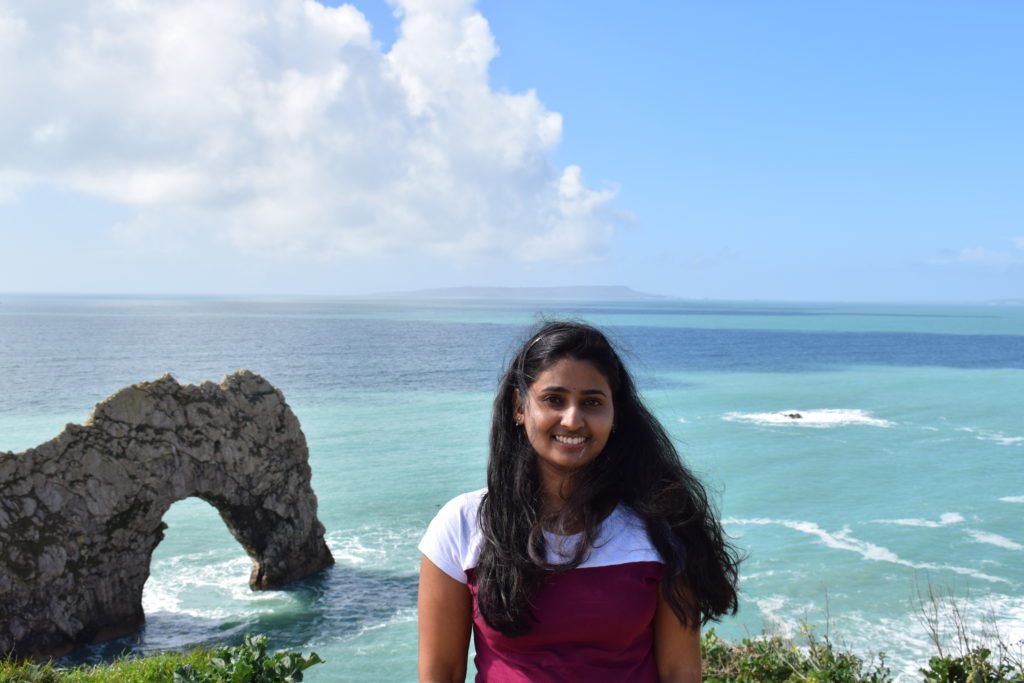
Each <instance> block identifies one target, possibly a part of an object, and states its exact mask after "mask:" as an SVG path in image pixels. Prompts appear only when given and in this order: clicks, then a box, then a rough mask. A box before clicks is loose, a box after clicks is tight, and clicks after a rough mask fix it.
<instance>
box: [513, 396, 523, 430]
mask: <svg viewBox="0 0 1024 683" xmlns="http://www.w3.org/2000/svg"><path fill="white" fill-rule="evenodd" d="M513 391H515V392H516V393H515V397H516V400H515V407H514V408H513V409H512V421H513V422H515V423H516V424H517V425H521V424H523V420H525V419H526V414H525V411H524V410H523V399H522V397H521V396H520V395H519V390H518V389H514V390H513Z"/></svg>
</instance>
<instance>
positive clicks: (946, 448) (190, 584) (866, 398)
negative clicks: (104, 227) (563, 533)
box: [0, 296, 1024, 681]
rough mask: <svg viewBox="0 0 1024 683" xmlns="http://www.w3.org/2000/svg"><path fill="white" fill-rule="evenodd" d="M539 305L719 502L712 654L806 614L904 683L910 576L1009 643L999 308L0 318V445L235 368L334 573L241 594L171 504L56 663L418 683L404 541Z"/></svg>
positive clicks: (111, 306)
mask: <svg viewBox="0 0 1024 683" xmlns="http://www.w3.org/2000/svg"><path fill="white" fill-rule="evenodd" d="M541 311H544V312H551V313H563V314H571V315H576V316H578V317H583V318H586V319H587V320H590V321H592V322H594V323H596V324H599V325H602V326H605V327H606V328H607V329H608V330H609V331H610V332H611V333H612V334H613V336H615V337H616V338H618V339H619V340H620V341H621V342H622V343H623V345H624V346H625V347H626V348H627V349H628V350H629V354H628V359H629V361H630V363H631V366H632V367H633V369H634V372H635V373H636V375H637V377H638V379H639V383H640V385H641V388H642V390H643V392H644V394H645V396H646V397H647V400H648V402H649V403H650V405H651V406H652V408H653V409H654V410H655V411H656V413H657V414H658V415H659V417H660V418H661V419H662V421H663V422H664V424H665V425H666V427H667V428H668V429H669V431H670V432H671V433H672V435H673V436H674V437H675V438H676V439H677V440H678V443H679V446H680V450H681V452H682V453H683V454H684V457H685V459H686V460H687V462H688V463H689V464H690V465H691V466H692V467H693V468H694V469H695V470H696V471H698V472H699V473H700V474H701V475H702V476H703V477H704V479H705V480H706V481H707V482H708V484H709V486H710V487H711V489H712V490H713V491H714V493H715V497H716V500H717V501H718V503H719V506H720V509H721V512H722V515H723V518H724V519H725V526H726V529H727V530H728V532H729V533H730V534H731V535H732V536H733V537H734V538H735V540H736V543H737V545H738V546H740V547H741V548H742V549H743V550H744V551H745V552H746V553H747V555H748V559H747V561H746V563H745V564H744V566H743V578H742V603H741V609H740V613H739V614H738V615H737V616H736V617H734V618H729V619H726V620H724V621H723V622H722V624H720V625H718V626H717V627H716V629H717V632H718V633H719V634H720V635H721V636H723V637H726V638H741V637H744V636H746V635H752V634H755V633H759V632H761V630H762V629H763V628H766V627H767V628H770V629H774V630H776V631H779V632H782V633H797V632H798V629H799V624H800V622H801V620H804V619H806V620H807V621H809V622H810V623H812V624H816V625H817V626H818V629H819V632H822V633H824V631H825V630H826V629H828V632H829V633H830V635H831V636H832V637H833V638H834V639H836V640H839V641H840V642H843V643H846V644H848V645H849V646H850V647H852V648H854V649H855V650H857V651H858V652H861V653H865V654H866V653H871V652H879V651H884V652H885V653H886V661H887V662H888V663H889V664H890V666H892V667H893V669H894V670H896V671H901V670H906V671H907V672H908V674H907V677H908V679H913V678H914V676H913V675H912V672H913V669H914V667H915V666H916V665H922V664H923V663H924V662H925V661H926V659H927V657H928V656H929V655H930V654H931V653H932V652H933V650H932V646H931V645H930V643H929V640H928V633H927V629H926V627H925V626H924V624H923V623H922V620H921V619H920V611H919V605H918V589H919V588H924V587H925V586H926V584H928V583H929V582H930V583H931V584H932V585H933V586H935V587H936V588H938V589H939V590H941V591H949V592H951V593H952V594H953V595H954V596H956V597H957V599H958V600H959V601H960V602H961V605H962V606H963V608H964V610H965V613H966V614H967V615H968V619H969V621H970V623H971V625H972V627H973V630H974V632H975V633H977V634H978V636H979V637H981V636H982V635H984V634H986V633H988V634H990V633H991V631H992V630H993V628H997V629H998V631H999V635H1000V636H1001V637H1002V638H1004V639H1005V640H1010V641H1013V640H1020V639H1022V638H1024V525H1022V524H1021V520H1022V519H1024V466H1022V465H1024V420H1022V415H1024V309H1021V308H1020V307H982V306H974V307H943V306H915V307H909V306H854V305H824V304H823V305H812V304H800V305H797V304H793V305H778V304H772V305H769V304H738V303H732V304H716V303H699V304H694V303H691V302H665V303H657V304H651V303H638V304H623V303H615V304H607V305H603V304H588V305H580V304H565V305H554V304H551V303H550V302H547V303H543V304H534V303H529V302H522V303H498V304H495V303H472V302H447V303H443V302H434V303H425V302H352V301H340V300H339V301H327V300H304V301H240V300H220V299H212V298H209V299H189V300H177V299H169V298H165V299H117V298H83V297H75V298H72V297H68V298H61V297H11V296H5V297H0V449H2V450H14V451H20V450H24V449H25V448H29V447H32V446H34V445H36V444H38V443H40V442H42V441H44V440H46V439H48V438H51V437H52V436H54V435H56V434H57V433H58V432H59V431H60V430H61V429H62V428H63V425H64V423H65V422H69V421H70V422H81V421H82V420H84V418H85V416H86V415H87V414H88V411H89V409H90V408H91V406H92V404H93V403H95V402H97V401H99V400H102V399H103V398H105V397H106V396H107V395H109V394H110V393H112V392H113V391H115V390H117V389H118V388H120V387H122V386H124V385H126V384H130V383H132V382H136V381H141V380H148V379H155V378H157V377H159V376H160V375H161V374H163V373H164V372H167V371H169V372H171V373H172V374H174V376H175V377H176V378H177V379H178V380H180V381H189V382H198V381H201V380H204V379H214V380H219V379H220V377H221V376H223V375H224V374H227V373H229V372H232V371H234V370H236V369H238V368H240V367H246V368H249V369H251V370H253V371H254V372H259V373H260V374H262V375H264V376H265V377H266V378H267V379H268V380H270V381H271V382H272V383H274V384H275V385H276V386H278V387H279V388H281V390H282V391H283V392H284V394H285V397H286V398H287V400H288V401H289V404H290V405H291V407H292V409H293V410H294V412H295V413H296V414H297V415H298V417H299V419H300V421H301V423H302V427H303V430H304V431H305V433H306V436H307V439H308V441H309V446H310V453H311V456H310V457H311V464H312V467H313V486H314V489H315V490H316V492H317V495H318V497H319V501H320V519H321V520H322V521H323V523H324V525H325V526H326V527H327V532H328V533H327V540H328V544H329V546H330V548H331V550H332V552H333V553H334V556H335V558H336V559H337V560H338V564H337V565H336V566H335V567H334V568H332V569H330V570H328V571H326V572H324V573H322V574H320V575H318V576H317V577H315V578H313V579H310V580H307V581H303V582H299V583H297V584H294V585H293V586H291V587H289V588H288V589H286V590H283V591H272V592H268V593H252V592H251V591H249V589H248V586H247V583H246V581H247V576H248V566H249V563H248V560H247V559H246V558H245V556H244V553H243V552H242V550H241V548H240V547H239V546H238V544H237V542H235V540H234V539H233V538H232V537H231V536H230V535H229V534H228V532H227V530H226V529H225V527H224V524H223V522H221V520H220V518H219V517H218V516H217V513H216V511H215V510H214V509H213V508H212V507H210V506H209V505H207V504H206V503H204V502H202V501H199V500H195V499H190V500H186V501H182V502H180V503H177V504H175V505H174V506H173V507H172V508H171V510H170V512H168V514H167V515H166V517H165V520H164V521H165V522H167V524H168V525H169V529H168V531H167V536H166V538H165V540H164V541H163V543H161V545H160V546H159V547H158V548H157V550H156V552H155V553H154V557H153V562H152V576H151V578H150V580H149V582H148V583H147V585H146V592H145V598H144V606H145V608H146V611H147V619H148V621H147V626H146V628H145V629H144V630H143V631H142V632H140V633H139V634H137V635H136V636H134V637H131V638H127V639H122V640H119V641H115V642H113V643H110V644H107V645H104V646H95V647H93V648H88V649H86V650H84V651H81V652H79V653H76V658H77V660H83V659H95V658H98V657H102V656H109V655H111V654H114V653H116V652H118V651H120V650H122V649H123V648H125V647H129V648H132V649H135V650H138V651H149V650H154V649H165V648H183V647H188V646H191V645H196V644H218V643H237V642H239V640H240V638H241V635H242V634H244V633H254V632H261V633H266V634H267V635H269V636H270V638H271V640H272V644H273V645H274V646H275V647H282V648H283V647H287V648H296V649H303V650H309V649H315V650H316V651H317V652H318V653H319V654H320V655H321V656H323V657H324V658H325V659H327V660H328V663H327V664H324V665H321V666H318V667H314V668H313V669H311V670H310V671H309V674H310V675H309V677H308V679H309V680H322V681H334V680H353V681H363V680H375V681H409V680H415V657H416V624H415V617H416V614H415V590H416V570H417V566H418V560H419V558H418V554H417V552H416V543H417V541H418V540H419V536H420V534H421V533H422V531H423V529H424V527H425V526H426V524H427V522H428V521H429V519H430V518H431V516H432V515H433V514H434V512H435V511H436V510H437V509H438V507H439V506H440V505H441V504H443V503H444V502H445V501H446V500H448V499H449V498H450V497H452V496H454V495H456V494H457V493H460V492H463V491H468V490H471V489H475V488H479V487H480V486H482V485H483V480H484V465H485V460H486V452H485V451H486V437H487V428H488V420H489V411H490V402H491V398H492V392H493V388H494V385H495V382H496V379H497V376H498V374H499V372H500V370H501V367H502V364H503V361H504V360H505V359H506V358H507V355H508V353H509V352H510V351H511V349H512V348H513V347H514V346H515V344H516V343H517V342H518V341H520V340H521V338H522V336H523V334H524V333H525V329H526V326H528V325H529V324H530V323H531V322H532V321H534V320H535V319H536V314H537V313H538V312H541ZM793 414H799V415H800V417H799V418H794V417H792V416H791V415H793Z"/></svg>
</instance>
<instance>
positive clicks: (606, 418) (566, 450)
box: [515, 358, 615, 479]
mask: <svg viewBox="0 0 1024 683" xmlns="http://www.w3.org/2000/svg"><path fill="white" fill-rule="evenodd" d="M515 420H516V422H517V423H520V424H522V428H523V429H525V430H526V436H527V438H529V440H530V445H531V446H533V450H535V451H536V452H537V456H538V466H539V469H540V472H541V476H542V477H544V478H545V479H547V478H548V477H550V476H552V475H555V476H564V474H565V473H566V472H567V471H569V470H571V469H573V468H576V467H579V466H581V465H585V464H586V463H588V462H590V461H592V460H593V459H594V458H596V457H597V456H598V455H600V454H601V451H602V450H604V446H605V444H606V443H608V436H609V435H610V434H611V431H612V424H613V423H614V420H615V406H614V404H613V403H612V390H611V387H610V386H609V385H608V379H607V378H606V377H605V376H604V375H603V374H601V372H600V371H599V370H598V369H597V368H596V367H595V366H594V365H592V364H591V363H589V362H587V361H581V360H574V359H572V358H563V359H562V360H560V361H557V362H556V363H554V364H553V365H551V366H550V367H549V368H547V369H546V370H544V371H543V372H541V373H540V374H539V375H538V376H537V380H536V381H535V382H534V383H533V384H531V385H530V388H529V390H528V392H527V396H526V397H525V400H524V397H521V396H520V397H519V398H518V401H517V405H516V408H515Z"/></svg>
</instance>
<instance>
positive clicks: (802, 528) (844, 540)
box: [722, 517, 1010, 583]
mask: <svg viewBox="0 0 1024 683" xmlns="http://www.w3.org/2000/svg"><path fill="white" fill-rule="evenodd" d="M722 523H723V524H725V525H739V526H743V525H759V526H765V525H778V526H783V527H786V528H788V529H793V530H794V531H799V532H801V533H805V534H809V535H811V536H815V537H817V538H818V539H819V540H820V541H821V542H822V543H824V544H825V545H826V546H828V547H829V548H834V549H836V550H846V551H849V552H854V553H857V554H859V555H860V556H861V557H863V558H864V559H865V560H872V561H876V562H890V563H892V564H898V565H902V566H904V567H912V568H914V569H925V570H931V571H950V572H954V573H956V574H963V575H964V576H970V577H973V578H975V579H981V580H982V581H989V582H992V583H1010V581H1009V580H1008V579H1005V578H1003V577H1001V576H992V575H991V574H986V573H984V572H980V571H978V570H976V569H971V568H970V567H959V566H956V565H950V564H935V563H932V562H911V561H910V560H906V559H903V558H902V557H900V556H899V555H897V554H896V553H894V552H893V551H891V550H889V549H888V548H885V547H882V546H880V545H875V544H874V543H870V542H868V541H864V540H861V539H859V538H855V537H853V536H852V535H851V532H850V529H849V528H848V527H844V528H843V529H841V530H839V531H836V532H830V531H827V530H825V529H822V528H821V527H820V526H818V525H817V524H815V523H814V522H805V521H800V520H790V519H767V518H763V517H755V518H749V519H736V518H732V517H730V518H727V519H725V520H723V522H722Z"/></svg>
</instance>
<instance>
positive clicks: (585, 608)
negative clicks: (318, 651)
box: [419, 322, 738, 682]
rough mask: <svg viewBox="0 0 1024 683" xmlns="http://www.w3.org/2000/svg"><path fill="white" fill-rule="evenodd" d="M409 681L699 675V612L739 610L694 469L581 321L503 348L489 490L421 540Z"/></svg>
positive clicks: (457, 507)
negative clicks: (414, 655) (469, 657)
mask: <svg viewBox="0 0 1024 683" xmlns="http://www.w3.org/2000/svg"><path fill="white" fill-rule="evenodd" d="M420 550H421V551H422V553H423V560H422V565H421V569H420V589H419V590H420V592H419V633H420V660H419V671H420V680H421V681H462V680H464V679H465V675H466V654H467V650H468V646H469V636H470V632H471V630H472V632H473V633H474V642H475V645H476V659H475V663H476V667H477V672H478V674H477V680H478V681H531V682H535V681H699V680H700V626H701V624H702V623H704V622H706V621H708V620H709V619H713V618H716V617H718V616H720V615H722V614H724V613H727V612H735V611H736V601H737V598H736V580H737V567H738V559H737V557H736V554H735V552H734V550H733V548H732V547H731V546H730V545H729V543H728V542H727V541H726V540H725V539H724V537H723V533H722V529H721V526H720V525H719V522H718V520H717V519H716V518H715V515H714V512H713V510H712V509H711V506H710V505H709V503H708V500H707V495H706V494H705V491H704V487H703V486H702V485H701V483H700V482H699V481H698V480H697V479H696V478H695V477H694V476H693V475H692V474H691V473H690V472H689V471H688V470H687V469H686V468H685V467H684V466H683V465H682V463H681V462H680V460H679V457H678V455H677V453H676V450H675V448H674V446H673V445H672V442H671V440H670V439H669V437H668V435H667V434H666V433H665V430H664V429H663V428H662V426H661V425H660V424H659V423H658V421H657V420H656V419H655V418H654V417H653V416H652V415H651V413H650V412H649V411H648V410H647V408H646V407H645V406H644V405H643V403H642V401H641V400H640V397H639V396H638V394H637V390H636V387H635V386H634V384H633V380H632V378H631V377H630V375H629V373H628V372H627V371H626V368H625V367H624V366H623V364H622V362H621V360H620V359H619V356H618V354H617V353H616V352H615V350H614V348H613V347H612V346H611V344H610V343H609V342H608V340H607V339H606V338H605V336H604V335H603V334H602V333H601V332H599V331H598V330H596V329H595V328H593V327H590V326H589V325H584V324H580V323H574V322H552V323H548V324H546V325H544V326H542V327H541V328H540V329H539V330H537V331H536V333H535V334H534V335H532V336H531V337H530V340H529V341H528V342H527V343H525V344H524V345H523V346H522V348H520V349H519V351H518V352H517V353H516V354H515V357H514V358H513V359H512V362H511V364H510V365H509V368H508V370H507V371H506V372H505V374H504V376H503V377H502V379H501V384H500V386H499V389H498V395H497V397H496V398H495V401H494V412H493V416H492V421H491V436H490V458H489V461H488V465H487V488H486V489H485V490H482V491H476V492H473V493H467V494H464V495H461V496H458V497H457V498H455V499H453V500H452V501H450V502H449V503H448V504H447V505H445V506H444V507H443V508H442V509H441V511H440V512H439V513H438V514H437V516H436V517H435V518H434V520H433V521H432V522H431V524H430V527H429V528H428V530H427V533H426V535H425V536H424V538H423V541H422V542H421V543H420Z"/></svg>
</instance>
